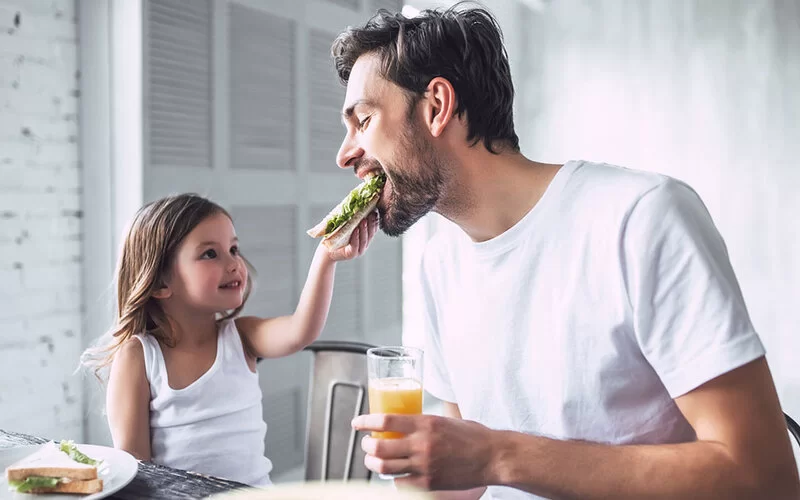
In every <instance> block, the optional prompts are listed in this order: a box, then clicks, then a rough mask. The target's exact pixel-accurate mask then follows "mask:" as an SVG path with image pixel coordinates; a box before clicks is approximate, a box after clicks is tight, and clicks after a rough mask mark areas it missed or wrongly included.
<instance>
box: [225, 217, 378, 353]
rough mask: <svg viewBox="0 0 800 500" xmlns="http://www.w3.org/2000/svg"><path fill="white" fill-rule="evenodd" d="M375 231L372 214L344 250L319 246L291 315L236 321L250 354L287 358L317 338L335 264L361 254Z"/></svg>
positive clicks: (320, 329)
mask: <svg viewBox="0 0 800 500" xmlns="http://www.w3.org/2000/svg"><path fill="white" fill-rule="evenodd" d="M377 228H378V218H377V215H376V214H374V213H373V214H370V216H369V217H367V218H366V219H365V220H363V221H362V222H361V224H360V225H359V226H358V228H357V229H356V230H355V231H353V235H352V236H351V238H350V244H349V245H347V246H346V247H344V248H342V249H339V250H336V251H333V252H330V251H328V249H327V248H326V247H325V246H324V245H322V244H320V245H319V246H318V247H317V250H316V252H315V253H314V259H313V260H312V261H311V269H310V270H309V272H308V278H306V284H305V286H304V287H303V292H302V294H301V295H300V302H299V303H298V304H297V309H295V311H294V314H292V315H289V316H280V317H276V318H257V317H255V316H247V317H243V318H238V319H237V320H236V327H237V328H238V330H239V332H240V333H241V335H242V337H243V338H244V339H245V341H246V344H247V347H248V350H249V351H251V354H252V355H254V356H256V357H259V358H278V357H281V356H287V355H289V354H292V353H295V352H297V351H300V350H301V349H303V347H305V346H307V345H308V344H310V343H311V342H313V341H314V340H316V339H317V337H319V334H320V332H322V328H323V327H324V326H325V320H326V319H327V317H328V310H329V309H330V306H331V297H332V295H333V276H334V273H335V271H336V261H339V260H350V259H354V258H356V257H358V256H359V255H362V254H363V253H364V251H366V249H367V246H368V245H369V243H370V241H372V238H373V236H375V231H376V230H377Z"/></svg>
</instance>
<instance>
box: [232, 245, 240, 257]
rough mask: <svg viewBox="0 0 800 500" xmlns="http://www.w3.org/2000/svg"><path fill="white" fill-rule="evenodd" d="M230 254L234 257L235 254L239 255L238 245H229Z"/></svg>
mask: <svg viewBox="0 0 800 500" xmlns="http://www.w3.org/2000/svg"><path fill="white" fill-rule="evenodd" d="M231 255H233V256H234V257H235V256H237V255H239V247H237V246H232V247H231Z"/></svg>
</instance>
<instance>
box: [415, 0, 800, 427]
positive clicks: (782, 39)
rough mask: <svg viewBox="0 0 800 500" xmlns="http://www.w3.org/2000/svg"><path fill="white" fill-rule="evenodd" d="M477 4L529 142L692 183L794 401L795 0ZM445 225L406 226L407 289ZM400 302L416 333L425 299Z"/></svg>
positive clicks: (799, 185)
mask: <svg viewBox="0 0 800 500" xmlns="http://www.w3.org/2000/svg"><path fill="white" fill-rule="evenodd" d="M407 3H409V4H411V5H413V6H415V7H421V8H425V7H429V6H439V5H449V4H452V2H449V1H446V0H408V1H407ZM483 3H484V4H485V5H486V6H487V7H488V8H489V9H490V10H492V11H493V12H494V13H495V14H496V15H497V17H498V20H499V22H500V24H501V26H502V28H503V30H504V34H505V39H506V43H507V46H508V47H507V50H508V52H509V59H510V63H511V70H512V75H513V77H514V82H515V88H516V91H517V102H516V103H515V114H516V123H517V131H518V133H519V135H520V140H521V145H522V150H523V153H525V154H526V155H527V156H528V157H530V158H533V159H536V160H541V161H551V162H564V161H566V160H569V159H589V160H595V161H604V162H609V163H617V164H621V165H625V166H629V167H633V168H639V169H644V170H654V171H659V172H662V173H665V174H668V175H672V176H674V177H677V178H680V179H683V180H685V181H687V182H689V183H690V184H691V185H692V186H693V187H694V188H695V189H697V190H698V192H699V193H700V195H701V196H702V197H703V199H704V200H705V202H706V204H707V205H708V208H709V210H710V211H711V214H712V216H713V217H714V220H715V222H716V224H717V227H718V228H719V230H720V232H721V233H722V235H723V237H724V238H725V240H726V242H727V245H728V250H729V252H730V256H731V260H732V262H733V266H734V269H735V271H736V273H737V275H738V278H739V282H740V285H741V287H742V289H743V293H744V296H745V299H746V301H747V305H748V308H749V310H750V314H751V317H752V319H753V322H754V324H755V326H756V328H757V330H758V331H759V333H760V334H761V336H762V339H763V341H764V343H765V344H766V347H767V350H768V355H767V358H768V360H769V363H770V366H771V368H772V370H773V375H774V376H775V379H776V383H777V386H778V391H779V395H780V397H781V401H782V404H783V406H784V409H785V410H786V411H787V412H788V413H790V414H793V415H795V416H798V415H800V371H798V370H797V369H796V365H797V361H796V360H797V359H798V355H797V352H798V350H800V340H798V336H797V335H796V331H797V329H798V327H800V307H798V304H800V285H799V284H800V260H798V259H796V258H795V256H797V255H800V217H798V215H797V214H798V213H800V196H799V195H800V169H798V168H797V167H796V165H795V163H796V160H795V159H796V158H797V157H798V156H800V118H798V117H800V90H798V89H800V30H798V29H797V27H798V25H799V24H800V3H798V2H780V1H777V0H776V1H766V0H765V1H757V2H719V3H712V2H705V1H702V0H680V1H675V0H653V1H649V2H620V1H618V0H602V1H600V0H591V1H590V0H558V1H552V2H551V1H544V0H539V1H536V0H525V1H520V0H518V1H515V0H487V1H485V2H483ZM450 226H451V224H449V223H447V222H446V221H443V219H441V218H440V217H437V216H433V217H428V218H427V221H426V223H423V224H418V225H417V226H416V227H415V228H413V229H412V231H410V232H409V237H408V240H407V244H406V247H405V248H406V250H405V258H406V260H405V264H404V265H405V277H404V290H405V291H406V292H407V293H415V290H416V288H415V287H416V275H415V274H414V273H415V271H416V269H417V266H418V260H419V256H420V254H421V250H420V245H422V244H424V242H425V241H426V240H427V239H428V238H429V237H430V236H431V234H432V233H433V232H435V231H441V230H452V228H451V227H450ZM412 242H413V243H412ZM404 307H405V310H404V334H406V335H412V336H413V335H414V334H415V332H416V330H417V329H418V323H417V321H418V317H419V313H420V311H418V310H417V309H415V308H414V304H413V301H411V302H410V301H409V300H408V296H407V297H406V304H404Z"/></svg>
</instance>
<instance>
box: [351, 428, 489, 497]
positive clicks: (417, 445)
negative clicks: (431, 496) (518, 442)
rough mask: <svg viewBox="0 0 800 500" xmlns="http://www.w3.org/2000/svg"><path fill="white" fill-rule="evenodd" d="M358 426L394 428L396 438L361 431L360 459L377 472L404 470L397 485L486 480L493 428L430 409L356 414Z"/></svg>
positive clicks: (428, 486) (458, 485) (453, 485)
mask: <svg viewBox="0 0 800 500" xmlns="http://www.w3.org/2000/svg"><path fill="white" fill-rule="evenodd" d="M353 427H354V428H356V429H358V430H361V431H394V432H401V433H403V434H405V435H406V436H405V437H404V438H400V439H376V438H373V437H370V436H366V437H364V439H363V440H362V441H361V447H362V448H363V449H364V451H365V452H366V453H367V456H366V457H365V458H364V464H365V465H366V466H367V468H368V469H370V470H372V471H374V472H377V473H380V474H405V473H408V474H410V476H407V477H404V478H399V479H397V480H396V482H397V484H398V485H412V486H415V487H417V488H422V489H425V490H452V489H466V488H472V487H476V486H485V485H487V484H491V477H490V476H491V472H492V471H491V470H490V466H491V464H492V454H493V449H492V433H493V431H492V430H490V429H488V428H487V427H484V426H483V425H480V424H478V423H475V422H470V421H467V420H460V419H455V418H447V417H439V416H434V415H384V414H374V415H361V416H359V417H356V418H355V419H354V420H353Z"/></svg>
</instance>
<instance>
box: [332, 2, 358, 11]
mask: <svg viewBox="0 0 800 500" xmlns="http://www.w3.org/2000/svg"><path fill="white" fill-rule="evenodd" d="M325 1H326V2H329V3H332V4H335V5H340V6H342V7H346V8H348V9H350V10H352V11H358V10H360V9H361V0H325Z"/></svg>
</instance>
